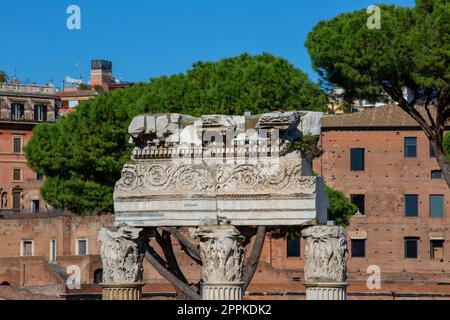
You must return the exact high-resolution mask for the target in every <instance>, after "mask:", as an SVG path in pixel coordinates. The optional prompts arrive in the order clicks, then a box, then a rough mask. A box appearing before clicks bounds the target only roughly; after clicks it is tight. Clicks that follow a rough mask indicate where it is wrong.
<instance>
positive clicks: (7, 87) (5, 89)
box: [0, 83, 56, 95]
mask: <svg viewBox="0 0 450 320" xmlns="http://www.w3.org/2000/svg"><path fill="white" fill-rule="evenodd" d="M0 93H28V94H45V95H55V94H56V88H55V87H53V86H42V85H36V84H13V83H0Z"/></svg>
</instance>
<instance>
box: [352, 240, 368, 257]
mask: <svg viewBox="0 0 450 320" xmlns="http://www.w3.org/2000/svg"><path fill="white" fill-rule="evenodd" d="M352 257H353V258H365V257H366V240H363V239H357V240H356V239H352Z"/></svg>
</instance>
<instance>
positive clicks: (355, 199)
mask: <svg viewBox="0 0 450 320" xmlns="http://www.w3.org/2000/svg"><path fill="white" fill-rule="evenodd" d="M350 198H351V201H352V203H353V204H354V205H356V206H357V207H358V209H359V212H360V213H361V214H362V215H365V214H366V196H365V195H364V194H352V195H351V196H350Z"/></svg>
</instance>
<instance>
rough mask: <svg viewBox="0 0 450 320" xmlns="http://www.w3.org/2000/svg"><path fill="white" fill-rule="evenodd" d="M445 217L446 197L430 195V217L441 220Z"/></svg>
mask: <svg viewBox="0 0 450 320" xmlns="http://www.w3.org/2000/svg"><path fill="white" fill-rule="evenodd" d="M443 216H444V195H442V194H435V195H430V217H433V218H441V217H443Z"/></svg>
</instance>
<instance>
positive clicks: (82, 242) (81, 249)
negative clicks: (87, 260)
mask: <svg viewBox="0 0 450 320" xmlns="http://www.w3.org/2000/svg"><path fill="white" fill-rule="evenodd" d="M77 255H78V256H86V255H87V240H86V239H78V240H77Z"/></svg>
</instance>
